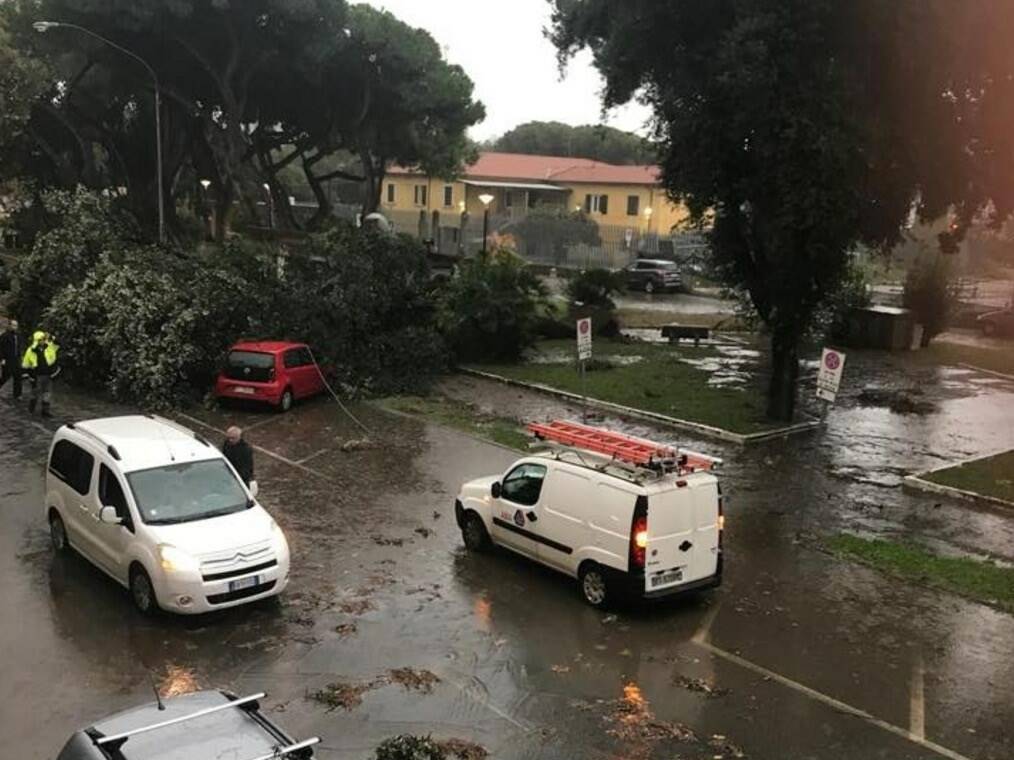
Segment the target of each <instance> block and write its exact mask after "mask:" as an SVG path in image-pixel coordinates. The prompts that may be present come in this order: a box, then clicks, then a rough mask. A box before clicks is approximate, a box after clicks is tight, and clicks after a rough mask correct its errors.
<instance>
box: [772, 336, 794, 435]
mask: <svg viewBox="0 0 1014 760" xmlns="http://www.w3.org/2000/svg"><path fill="white" fill-rule="evenodd" d="M798 380H799V336H798V335H797V334H796V332H795V331H794V330H773V331H772V333H771V384H770V385H769V386H768V417H769V418H770V419H773V420H778V421H780V422H792V417H793V414H794V412H795V410H796V383H797V381H798Z"/></svg>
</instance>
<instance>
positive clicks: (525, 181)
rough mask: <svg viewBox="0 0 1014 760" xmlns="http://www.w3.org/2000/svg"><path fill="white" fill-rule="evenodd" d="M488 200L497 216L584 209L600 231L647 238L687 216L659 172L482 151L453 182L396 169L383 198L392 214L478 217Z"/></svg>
mask: <svg viewBox="0 0 1014 760" xmlns="http://www.w3.org/2000/svg"><path fill="white" fill-rule="evenodd" d="M480 196H487V197H488V196H492V200H491V201H490V203H489V211H490V214H491V215H493V216H495V217H497V218H501V219H502V218H508V219H519V218H521V217H523V216H525V215H526V214H528V213H530V212H531V211H532V210H533V209H536V208H551V209H557V210H560V211H564V210H569V211H574V210H583V211H584V212H585V213H586V214H587V215H588V217H589V218H590V219H592V220H594V221H595V222H596V223H597V224H598V225H599V226H600V227H608V228H615V229H616V230H621V231H624V232H625V231H628V230H629V231H630V232H632V233H634V234H637V235H639V236H643V235H657V236H665V235H668V234H669V233H670V232H671V231H672V229H673V228H674V227H676V226H677V225H678V224H679V223H680V222H682V221H683V220H685V219H686V217H687V212H686V209H685V208H683V207H682V206H679V205H677V204H674V203H672V202H671V201H670V200H669V199H668V198H667V197H666V195H665V192H664V191H663V189H662V187H661V184H660V182H659V179H658V167H655V166H616V165H613V164H606V163H603V162H601V161H592V160H589V159H583V158H566V157H559V156H533V155H526V154H520V153H494V152H485V153H481V154H480V155H479V159H478V161H476V162H475V163H474V164H472V165H471V166H469V167H467V169H466V170H465V172H464V174H463V176H461V177H460V178H458V179H457V180H454V181H452V182H447V181H444V180H441V179H438V178H434V177H428V176H426V175H424V174H421V173H419V172H418V171H414V170H412V169H408V168H404V167H394V168H392V169H391V170H389V171H388V174H387V177H386V179H385V181H384V185H383V188H382V191H381V199H380V201H381V209H382V210H383V211H384V212H400V213H404V212H416V213H418V212H420V211H422V212H426V213H427V214H431V213H432V212H434V211H436V212H439V213H440V215H441V216H444V215H460V214H462V213H464V212H467V213H468V214H469V215H470V216H476V215H481V214H482V213H483V211H484V204H483V203H482V201H481V200H480Z"/></svg>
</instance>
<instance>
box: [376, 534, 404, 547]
mask: <svg viewBox="0 0 1014 760" xmlns="http://www.w3.org/2000/svg"><path fill="white" fill-rule="evenodd" d="M370 538H371V539H373V543H375V544H376V545H377V546H404V545H405V539H404V538H387V537H386V536H370Z"/></svg>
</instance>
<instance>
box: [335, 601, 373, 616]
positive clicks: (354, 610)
mask: <svg viewBox="0 0 1014 760" xmlns="http://www.w3.org/2000/svg"><path fill="white" fill-rule="evenodd" d="M372 609H376V608H375V607H374V605H373V602H371V601H370V600H369V599H349V600H348V601H347V602H339V603H338V610H339V611H340V612H344V613H345V614H346V615H362V614H363V613H364V612H368V611H369V610H372Z"/></svg>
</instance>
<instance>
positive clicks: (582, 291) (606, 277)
mask: <svg viewBox="0 0 1014 760" xmlns="http://www.w3.org/2000/svg"><path fill="white" fill-rule="evenodd" d="M624 287H625V283H624V279H623V275H622V273H620V272H612V271H610V270H608V269H587V270H585V271H583V272H581V273H580V274H578V275H576V276H575V277H573V278H571V279H570V280H569V281H568V282H567V297H568V298H570V300H571V301H579V302H580V303H582V304H584V305H585V306H591V307H594V308H598V309H608V310H610V311H612V310H613V309H615V308H616V304H615V303H614V302H613V299H612V296H614V295H616V294H617V293H622V292H623V290H624Z"/></svg>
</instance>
